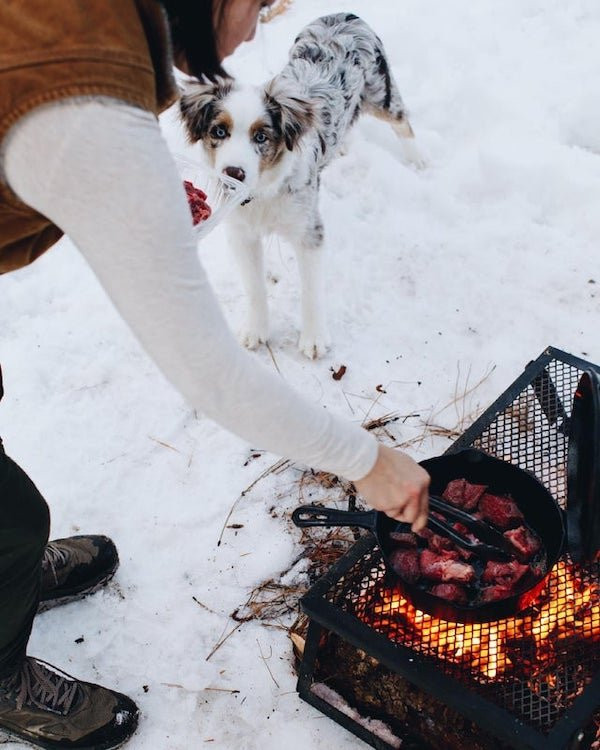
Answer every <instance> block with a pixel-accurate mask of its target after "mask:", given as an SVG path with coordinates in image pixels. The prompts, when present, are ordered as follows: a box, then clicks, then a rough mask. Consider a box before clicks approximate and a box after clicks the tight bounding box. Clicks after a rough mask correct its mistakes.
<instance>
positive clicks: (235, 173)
mask: <svg viewBox="0 0 600 750" xmlns="http://www.w3.org/2000/svg"><path fill="white" fill-rule="evenodd" d="M223 172H225V174H226V175H227V176H228V177H233V179H234V180H239V181H240V182H243V181H244V180H245V179H246V173H245V172H244V170H243V169H242V168H241V167H225V169H224V170H223Z"/></svg>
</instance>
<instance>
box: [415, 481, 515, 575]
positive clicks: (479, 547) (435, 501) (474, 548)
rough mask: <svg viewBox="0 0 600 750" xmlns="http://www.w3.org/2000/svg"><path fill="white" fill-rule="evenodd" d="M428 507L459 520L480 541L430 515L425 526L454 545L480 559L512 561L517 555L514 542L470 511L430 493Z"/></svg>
mask: <svg viewBox="0 0 600 750" xmlns="http://www.w3.org/2000/svg"><path fill="white" fill-rule="evenodd" d="M429 509H430V511H431V510H434V511H436V512H437V513H440V514H441V515H443V516H444V517H446V518H450V519H452V520H453V521H458V522H459V523H461V524H462V525H463V526H466V528H467V529H469V531H472V532H473V534H474V535H475V536H476V537H477V539H479V540H481V541H474V540H473V539H468V538H467V537H465V536H463V535H462V534H461V533H460V532H458V531H456V529H454V528H453V527H452V526H451V525H450V524H449V523H446V522H445V521H440V520H439V519H438V518H435V517H434V516H432V515H431V514H430V515H429V519H428V521H427V526H428V527H429V528H430V529H431V530H432V531H435V532H436V534H439V535H440V536H443V537H446V538H447V539H451V540H452V541H453V542H454V544H456V545H458V546H459V547H462V549H466V550H468V551H469V552H473V554H475V555H477V556H478V557H480V558H482V559H483V560H502V561H508V560H514V559H515V557H516V554H515V548H514V547H513V545H512V544H511V543H510V542H509V541H508V539H505V537H504V535H503V534H502V532H500V531H498V530H497V529H495V528H494V527H493V526H491V525H490V524H489V523H486V522H485V521H480V520H479V519H477V518H473V516H472V515H470V513H467V512H466V511H464V510H460V509H459V508H456V507H455V506H454V505H450V503H447V502H446V501H445V500H443V499H442V498H441V497H438V496H437V495H430V496H429Z"/></svg>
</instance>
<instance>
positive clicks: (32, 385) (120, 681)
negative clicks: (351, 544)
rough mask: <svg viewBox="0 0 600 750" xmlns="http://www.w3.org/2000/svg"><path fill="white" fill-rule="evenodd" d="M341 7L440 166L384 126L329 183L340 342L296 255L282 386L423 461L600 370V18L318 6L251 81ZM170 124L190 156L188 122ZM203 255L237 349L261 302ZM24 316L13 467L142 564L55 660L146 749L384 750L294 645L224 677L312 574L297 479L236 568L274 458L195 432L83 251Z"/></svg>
mask: <svg viewBox="0 0 600 750" xmlns="http://www.w3.org/2000/svg"><path fill="white" fill-rule="evenodd" d="M338 10H348V11H353V12H355V13H357V14H359V15H361V16H362V17H363V18H365V20H367V21H368V22H369V23H371V24H372V26H373V27H374V28H375V29H376V30H377V32H378V33H379V35H380V36H381V37H382V39H383V41H384V44H385V46H386V48H387V51H388V55H389V57H390V59H391V62H392V67H393V72H394V74H395V76H396V79H397V81H398V83H399V86H400V89H401V91H402V94H403V96H404V98H405V101H406V103H407V105H408V107H409V109H410V111H411V121H412V123H413V126H414V129H415V131H416V134H417V137H418V140H419V143H420V145H421V148H422V150H423V151H424V152H425V153H426V154H427V157H428V159H429V168H428V169H427V170H426V171H424V172H418V173H417V172H414V171H411V170H410V169H408V168H406V167H405V166H404V165H403V164H402V163H401V160H400V158H399V149H398V144H397V141H396V139H395V136H394V134H393V133H392V131H391V130H390V129H389V128H387V127H386V126H385V125H384V124H383V123H381V122H377V121H374V120H372V119H368V118H364V119H362V120H361V121H360V122H359V124H358V126H357V127H356V129H355V132H354V136H353V138H352V143H351V147H350V150H349V152H348V154H347V155H345V156H343V157H341V158H339V159H338V160H337V161H336V162H335V163H334V164H332V165H331V166H330V167H329V168H328V170H327V172H326V173H325V175H324V180H323V191H322V212H323V216H324V219H325V223H326V231H327V234H328V238H329V248H328V250H329V264H328V270H327V274H328V289H329V299H328V304H329V313H330V320H331V329H332V333H333V338H334V344H335V345H334V348H333V350H332V352H331V353H330V355H329V356H328V357H326V358H325V359H323V360H321V361H318V362H314V363H313V362H309V361H308V360H306V359H305V358H303V357H302V356H301V355H300V354H299V353H298V352H297V350H296V336H297V326H298V318H299V300H298V296H299V287H298V281H297V275H296V270H295V264H294V259H293V254H292V252H291V250H290V248H289V247H287V246H286V245H285V244H283V243H280V242H279V241H278V240H277V239H273V241H272V242H271V244H270V248H269V254H268V261H269V273H270V277H271V279H272V282H273V283H271V284H270V297H271V303H272V311H273V337H272V342H271V345H272V351H273V355H274V358H275V360H276V363H277V366H278V368H279V370H280V372H281V374H282V376H283V377H284V378H285V379H286V380H288V381H289V382H290V383H293V384H294V385H295V386H296V387H298V388H300V389H301V390H302V391H303V392H304V393H305V394H306V395H307V397H309V398H311V399H313V400H314V401H316V402H319V403H322V404H326V405H327V406H328V407H329V408H331V409H335V410H337V411H338V412H339V413H341V414H344V415H346V416H347V417H348V418H350V419H353V420H356V421H358V422H360V421H362V420H363V419H364V417H365V415H366V413H367V412H369V410H371V411H370V416H371V417H373V416H377V415H380V414H384V413H386V412H390V411H401V413H403V414H417V415H420V416H418V417H417V416H416V417H412V418H410V419H408V420H407V421H406V422H405V423H404V424H403V425H401V426H400V427H396V428H395V432H396V435H397V436H398V438H399V440H407V439H409V438H410V437H412V436H415V435H418V434H419V433H420V432H422V430H423V427H422V420H425V419H427V418H433V419H434V420H435V421H436V422H437V423H440V424H444V425H446V426H448V427H453V426H454V425H455V424H456V423H457V422H458V421H459V420H460V419H461V418H463V417H465V416H468V415H470V414H471V413H473V412H476V411H477V409H482V408H484V407H485V406H486V405H487V404H488V403H489V402H491V401H492V400H493V399H494V398H495V397H496V396H497V395H498V394H499V393H500V391H501V390H503V389H504V388H505V387H506V385H508V383H510V382H511V381H512V380H513V379H514V378H515V377H516V376H517V375H518V374H519V373H520V372H521V370H522V369H523V367H524V365H525V364H526V363H527V362H528V361H529V360H530V359H532V358H534V357H535V356H537V355H538V354H539V353H541V351H542V350H543V349H544V348H545V346H546V345H548V344H552V345H554V346H557V347H559V348H562V349H565V350H567V351H570V352H572V353H573V354H576V355H579V356H583V357H584V358H587V359H590V360H592V361H596V362H598V361H600V338H599V337H598V325H599V316H598V312H599V304H598V303H599V299H600V296H599V295H600V292H599V291H598V290H599V288H600V269H599V268H598V252H597V247H598V240H599V238H600V99H599V98H598V94H597V85H598V84H597V81H598V69H599V64H600V45H599V44H598V40H599V39H600V6H599V5H598V3H597V0H570V1H569V2H568V3H565V2H564V0H504V1H503V2H497V0H477V2H473V1H472V0H448V1H446V2H442V1H441V0H437V1H436V0H403V2H401V3H397V2H393V1H392V0H369V2H360V1H359V0H346V1H345V2H339V1H338V0H295V2H294V3H293V5H292V6H291V8H290V9H289V10H288V11H287V12H286V13H284V14H283V15H281V16H279V17H277V18H276V19H275V20H274V21H272V22H270V23H269V24H266V25H264V27H262V28H261V29H260V34H259V36H258V38H257V39H256V40H255V41H254V42H253V43H251V44H248V45H244V46H243V47H242V48H240V49H239V50H238V52H237V53H236V55H235V56H234V57H233V58H232V59H231V60H230V61H229V64H228V67H229V69H230V70H231V72H232V73H234V74H236V75H239V76H240V77H242V78H244V79H245V80H249V81H253V82H256V83H258V82H261V81H263V80H265V79H267V78H268V77H269V76H271V75H273V74H275V73H276V72H277V70H278V69H279V68H280V67H281V66H282V65H283V63H284V61H285V57H286V50H287V48H288V47H289V45H290V43H291V42H292V40H293V38H294V36H295V34H296V33H297V31H298V30H299V29H300V28H301V27H302V26H303V25H304V24H305V23H307V22H308V21H310V20H312V19H313V18H314V17H316V16H318V15H320V14H323V13H327V12H332V11H338ZM162 123H163V126H164V131H165V135H166V137H167V138H168V139H169V142H170V143H171V144H172V145H173V148H174V149H181V135H180V133H179V132H178V130H177V124H176V122H175V120H174V118H173V117H172V116H171V114H170V113H167V114H166V115H165V116H164V117H163V118H162ZM132 231H135V227H132ZM199 252H200V254H201V257H202V259H203V261H204V263H205V264H206V267H207V269H208V272H209V274H210V277H211V279H212V280H213V281H214V285H215V288H216V290H217V293H218V296H219V298H220V300H221V302H222V304H223V307H224V309H225V311H226V314H227V316H228V318H229V320H230V321H231V324H232V326H233V327H236V326H237V325H238V323H239V322H240V320H241V316H242V312H243V308H244V300H243V298H242V296H241V292H240V284H239V277H238V274H237V272H236V270H235V268H234V266H233V263H232V262H231V260H230V258H229V255H228V252H227V248H226V243H225V240H224V233H223V230H222V228H221V227H218V228H217V229H216V230H215V231H214V232H213V233H212V234H211V235H210V236H209V237H208V238H207V239H206V240H205V241H204V242H202V243H201V245H200V246H199ZM0 315H1V334H0V346H1V349H0V361H2V364H3V368H4V371H5V381H6V382H5V387H6V397H5V399H4V401H3V402H2V405H1V408H0V434H2V436H3V438H4V441H5V445H6V448H7V451H8V453H9V454H10V455H11V456H12V457H13V458H15V459H16V460H17V461H19V462H20V463H21V465H22V466H23V467H24V468H25V469H26V470H28V472H29V473H30V475H31V476H32V478H33V479H34V481H35V482H36V483H37V484H38V486H39V487H40V489H41V490H42V492H43V493H44V495H45V496H46V498H47V499H48V501H49V503H50V505H51V509H52V518H53V536H55V537H57V536H63V535H69V534H72V533H77V532H102V533H107V534H110V535H111V536H112V537H113V538H114V539H115V540H116V542H117V544H118V546H119V549H120V552H121V560H122V565H121V568H120V571H119V573H118V575H117V578H116V582H115V583H114V584H113V585H111V586H110V588H109V589H108V590H107V591H106V592H104V593H101V594H98V595H96V596H94V597H91V598H89V599H88V600H86V601H84V602H81V603H78V604H74V605H70V606H68V607H65V608H62V609H59V610H55V611H52V612H49V613H47V614H44V615H42V616H40V617H39V618H38V619H37V620H36V623H35V627H34V632H33V636H32V639H31V646H30V653H32V654H35V655H38V656H40V657H42V658H44V659H47V660H48V661H50V662H53V663H55V664H57V665H59V666H62V667H63V668H64V669H66V670H67V671H69V672H71V673H73V674H76V675H78V676H81V677H84V678H87V679H90V680H93V681H98V682H102V683H105V684H107V685H110V686H113V687H115V688H118V689H120V690H122V691H124V692H127V693H128V694H130V695H131V696H132V697H134V698H135V700H136V701H138V703H139V705H140V706H141V709H142V712H143V720H142V722H141V726H140V728H139V731H138V733H137V734H136V736H135V738H134V739H133V740H132V741H131V743H130V744H129V746H128V747H131V749H132V750H139V749H141V748H144V750H158V749H160V750H162V749H163V748H164V749H165V750H189V749H190V748H200V747H213V748H223V749H227V750H229V749H230V748H231V749H232V750H233V749H234V748H235V750H258V749H259V748H260V749H261V750H271V749H273V750H275V748H280V747H282V746H285V747H286V748H289V750H296V749H298V750H300V749H302V750H312V749H313V748H315V749H316V748H321V747H336V748H339V749H340V750H342V749H346V748H348V749H349V748H358V747H362V746H363V745H362V744H361V743H360V742H359V740H357V739H356V738H354V737H353V736H352V735H350V734H348V733H347V732H346V731H345V730H343V729H341V728H340V727H339V726H337V725H336V724H335V723H334V722H332V721H330V720H329V719H326V718H324V717H323V716H322V715H321V714H319V713H318V712H317V711H315V710H313V709H312V708H311V707H309V706H307V705H306V704H304V703H302V702H301V701H300V700H299V699H298V697H297V695H296V693H295V677H294V675H293V672H292V653H291V648H290V643H289V641H288V638H287V636H286V634H285V632H284V631H283V630H277V629H273V628H264V627H261V626H260V625H259V624H256V623H247V624H244V625H243V626H242V627H240V628H239V629H238V630H236V631H235V633H233V635H231V637H230V638H228V640H227V641H225V642H224V643H223V645H222V646H221V647H220V648H219V650H218V651H216V653H214V655H213V656H212V657H211V658H210V660H208V661H207V660H206V657H207V656H208V655H209V654H210V652H211V651H212V649H213V647H214V646H215V645H216V644H217V643H218V642H219V641H220V639H221V638H222V636H223V635H226V634H227V633H228V632H229V631H230V630H231V629H232V628H233V627H234V625H235V623H234V622H233V621H232V620H231V619H229V614H230V613H231V612H232V611H233V610H234V609H235V608H236V607H237V606H239V605H241V604H243V603H244V602H245V601H246V599H247V597H248V594H249V592H250V591H251V589H252V588H253V587H254V586H255V585H257V584H259V583H260V582H261V581H263V580H264V579H267V578H269V577H272V576H277V575H278V574H279V573H280V572H281V571H283V570H285V569H286V568H287V567H288V566H289V564H290V562H291V560H292V559H293V557H294V556H295V555H296V554H298V552H299V548H298V534H297V533H296V532H295V530H293V528H291V527H290V523H289V520H288V519H289V511H290V509H291V508H292V507H293V505H294V503H296V502H297V492H296V488H295V484H294V481H295V479H296V476H297V475H296V474H295V473H294V472H293V471H292V470H289V471H287V472H284V473H283V474H278V475H270V476H269V477H268V478H267V479H265V480H263V481H262V482H260V483H259V484H258V485H257V486H256V487H255V488H254V490H253V491H251V492H250V493H248V494H247V495H246V496H245V497H244V498H243V499H242V500H241V501H240V502H239V503H238V504H237V505H236V508H235V510H234V513H233V515H232V517H231V519H230V521H229V523H234V524H243V527H242V528H239V529H237V530H233V529H227V530H226V533H225V535H224V537H223V543H222V544H221V546H219V547H217V544H216V543H217V540H218V538H219V534H220V533H221V529H222V526H223V524H224V522H225V519H226V517H227V514H228V512H229V510H230V508H231V506H232V505H233V503H234V502H235V501H236V499H237V498H238V496H239V494H240V492H241V491H242V490H244V488H246V487H247V486H248V485H249V484H250V483H251V482H252V481H253V480H254V479H255V478H256V477H258V476H259V475H260V474H261V473H262V472H263V471H264V470H265V469H266V468H267V467H269V466H270V465H271V464H272V463H273V462H274V461H275V460H276V457H275V456H273V455H262V456H261V457H259V458H256V459H254V460H252V461H250V462H249V463H248V464H247V465H245V463H246V460H247V458H248V456H249V453H250V446H248V445H246V444H245V443H244V442H242V441H241V440H239V439H237V438H236V437H234V436H232V435H230V434H227V433H225V432H224V431H223V430H221V429H220V428H219V427H217V426H215V425H214V424H212V423H210V422H208V421H206V420H205V419H203V418H202V417H201V416H200V417H199V416H197V415H195V414H193V413H191V412H190V410H189V409H188V408H187V407H186V405H185V404H184V403H183V402H182V400H181V398H180V397H179V396H178V394H177V393H175V392H174V391H173V390H172V388H171V387H170V386H169V385H168V384H167V383H166V382H165V381H164V380H163V378H162V376H161V375H160V374H159V373H158V372H157V370H156V369H155V367H154V365H153V363H152V362H150V361H149V360H148V359H147V357H146V356H145V355H144V353H143V352H142V351H141V349H140V348H139V346H138V344H137V343H136V341H135V340H134V339H133V337H132V336H131V334H130V333H129V331H128V330H127V329H126V327H125V326H124V324H123V323H122V322H121V320H120V318H119V317H118V316H117V314H116V313H115V311H114V310H113V309H112V307H111V305H110V303H109V302H108V301H107V299H106V297H105V295H104V293H103V291H102V290H101V288H100V286H99V284H98V282H97V281H96V280H95V278H94V277H93V275H92V273H91V271H90V270H89V268H88V267H87V266H86V265H85V263H84V262H83V261H82V259H81V257H80V256H79V255H78V253H77V251H76V250H75V249H74V247H73V246H72V245H71V244H70V242H69V241H68V240H63V241H61V242H60V243H59V245H58V246H57V247H56V248H54V249H52V250H51V251H50V252H49V253H47V254H46V255H45V256H44V257H43V258H41V259H40V260H38V261H36V263H34V264H33V265H32V266H31V267H30V268H28V269H26V270H22V271H20V272H18V273H15V274H9V275H7V276H4V277H2V279H0ZM257 356H258V357H260V358H262V359H263V360H264V361H265V362H266V363H268V364H269V365H270V366H274V364H273V360H272V359H271V356H270V355H269V353H268V352H267V351H266V350H265V349H264V348H263V349H262V350H260V351H259V352H258V353H257ZM341 364H345V365H346V366H347V368H348V369H347V373H346V375H345V376H344V378H343V379H342V380H340V381H334V380H333V379H332V377H331V368H332V367H333V368H335V369H337V368H338V367H339V366H340V365H341ZM486 376H487V377H486ZM481 379H483V382H482V383H481V385H480V386H479V387H478V388H477V389H476V390H475V391H474V392H473V393H472V394H471V395H468V396H467V397H466V398H464V399H459V405H458V407H457V408H455V407H448V408H444V407H446V406H447V405H448V404H449V403H450V402H452V401H453V399H455V397H456V396H457V395H459V396H460V395H461V394H463V393H464V392H465V391H466V390H468V389H469V387H470V386H472V385H474V384H476V383H477V382H478V381H479V380H481ZM377 385H382V386H383V388H384V390H386V391H387V393H385V394H382V393H379V392H378V391H376V386H377ZM446 444H447V443H444V442H442V441H440V440H438V441H437V442H430V441H426V442H424V443H422V444H421V445H419V446H418V449H415V452H414V455H415V456H417V457H419V458H424V457H427V456H429V455H434V454H436V453H439V452H441V451H442V450H443V449H444V448H445V447H446ZM252 447H253V448H260V446H252ZM273 506H275V510H274V511H273V512H270V509H271V508H272V507H273ZM193 597H195V598H196V599H197V600H198V601H199V602H202V604H203V605H205V606H200V605H199V604H198V603H197V602H196V601H195V600H194V599H193ZM207 608H208V609H207ZM209 609H210V610H211V611H208V610H209ZM81 637H83V638H84V640H83V642H80V643H77V642H76V640H77V639H80V638H81ZM267 666H268V669H267ZM269 671H270V672H271V673H272V676H271V675H270V674H269ZM144 686H146V687H145V688H144ZM230 691H231V692H230ZM232 691H239V692H232ZM17 746H18V745H15V747H17Z"/></svg>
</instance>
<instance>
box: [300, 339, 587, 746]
mask: <svg viewBox="0 0 600 750" xmlns="http://www.w3.org/2000/svg"><path fill="white" fill-rule="evenodd" d="M588 369H595V370H599V368H598V367H597V366H595V365H591V364H590V363H589V362H585V361H584V360H581V359H578V358H575V357H573V356H571V355H569V354H566V353H565V352H562V351H559V350H557V349H553V348H549V349H547V350H546V351H545V352H544V353H543V354H542V355H541V356H540V357H539V358H538V359H537V360H535V362H532V363H530V364H529V365H528V367H527V368H526V369H525V371H524V372H523V374H522V375H521V376H520V377H519V378H518V379H517V380H516V381H515V382H514V383H513V384H512V385H511V386H510V387H509V388H508V389H507V390H506V391H505V392H504V393H503V394H502V395H501V396H500V397H499V398H498V399H497V400H496V401H495V402H494V403H493V404H492V405H491V406H490V407H489V409H487V411H486V412H485V413H484V414H483V415H482V416H481V417H480V418H479V419H478V420H477V421H476V422H475V423H474V424H473V425H472V427H471V428H470V429H469V430H467V431H466V432H465V433H464V434H463V435H462V436H461V437H460V438H459V439H458V440H457V441H456V442H455V443H454V444H453V445H452V446H451V448H450V449H449V451H448V452H454V451H457V450H459V449H462V448H466V447H468V446H473V447H476V448H479V449H481V450H483V451H485V452H486V453H489V454H491V455H493V456H497V457H498V458H501V459H503V460H505V461H508V462H510V463H513V464H515V465H517V466H520V467H521V468H523V469H527V470H529V471H531V472H533V473H534V474H535V475H536V476H537V477H538V479H540V480H541V481H542V482H543V483H544V484H545V485H546V487H547V488H548V489H549V490H550V492H551V493H552V494H553V496H554V497H555V498H556V499H557V501H558V502H559V503H560V504H561V505H563V506H564V503H565V498H566V484H567V476H566V464H567V448H568V426H569V425H568V422H569V412H570V409H571V403H572V399H573V394H574V391H575V388H576V386H577V383H578V381H579V378H580V376H581V373H582V371H583V370H588ZM301 604H302V608H303V610H304V612H305V613H306V614H307V615H308V617H309V623H310V624H309V628H308V635H307V639H306V644H305V649H304V656H303V660H302V663H301V666H300V677H299V681H298V692H299V694H300V696H301V697H302V698H303V699H304V700H306V701H307V702H308V703H311V704H312V705H313V706H315V707H317V708H318V709H320V710H321V711H322V712H323V713H325V714H326V715H327V716H330V717H332V718H333V719H335V720H336V721H338V722H339V723H340V724H342V725H343V726H345V727H346V728H347V729H349V730H350V731H352V732H354V734H356V735H357V736H359V737H360V738H362V739H363V740H365V741H366V742H367V743H369V744H370V745H372V746H373V747H375V748H377V749H378V750H389V749H390V748H404V749H408V750H453V748H457V750H458V748H461V750H492V749H493V750H505V749H506V750H508V749H514V750H576V749H578V748H581V749H582V750H583V748H591V747H596V742H595V738H596V737H597V724H600V560H599V559H598V558H596V561H595V562H593V563H587V564H583V565H575V564H574V563H573V562H572V561H571V559H570V558H569V556H568V555H567V554H565V555H563V557H562V558H561V559H560V561H559V562H558V564H557V565H556V566H555V568H554V570H553V571H552V574H551V576H550V578H549V580H548V583H547V585H546V586H545V587H544V589H543V590H542V592H541V593H540V594H539V596H538V597H537V598H536V599H535V601H534V602H533V603H532V604H531V606H529V608H528V609H527V610H525V611H524V612H521V613H520V615H519V616H517V617H511V618H505V619H502V620H497V621H495V622H489V623H481V624H470V625H469V624H460V623H452V622H446V621H444V620H440V619H436V618H434V617H432V616H429V615H426V614H423V613H422V612H420V611H418V610H416V609H415V608H414V607H412V606H411V605H410V604H409V603H408V602H407V601H406V600H405V599H404V598H403V597H402V595H401V594H400V593H399V591H397V590H395V589H394V588H393V587H390V584H389V579H388V578H387V577H386V575H385V565H384V562H383V560H382V558H381V553H380V551H379V548H378V547H377V546H376V545H375V541H374V539H373V537H372V536H371V535H368V536H365V537H364V538H362V539H361V540H360V541H359V542H357V543H356V544H355V545H354V547H353V548H352V549H351V550H350V551H349V552H348V554H347V555H345V556H344V557H343V558H342V559H341V560H340V561H339V562H338V563H337V564H336V565H335V566H334V567H333V568H332V569H331V570H330V571H329V573H328V574H327V575H325V576H324V577H323V578H322V579H321V580H320V581H318V582H317V584H316V585H315V586H313V588H312V589H311V590H310V591H309V592H308V594H307V595H306V596H305V597H304V598H303V599H302V602H301ZM599 736H600V735H599ZM597 747H599V748H600V742H599V743H598V745H597Z"/></svg>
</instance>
